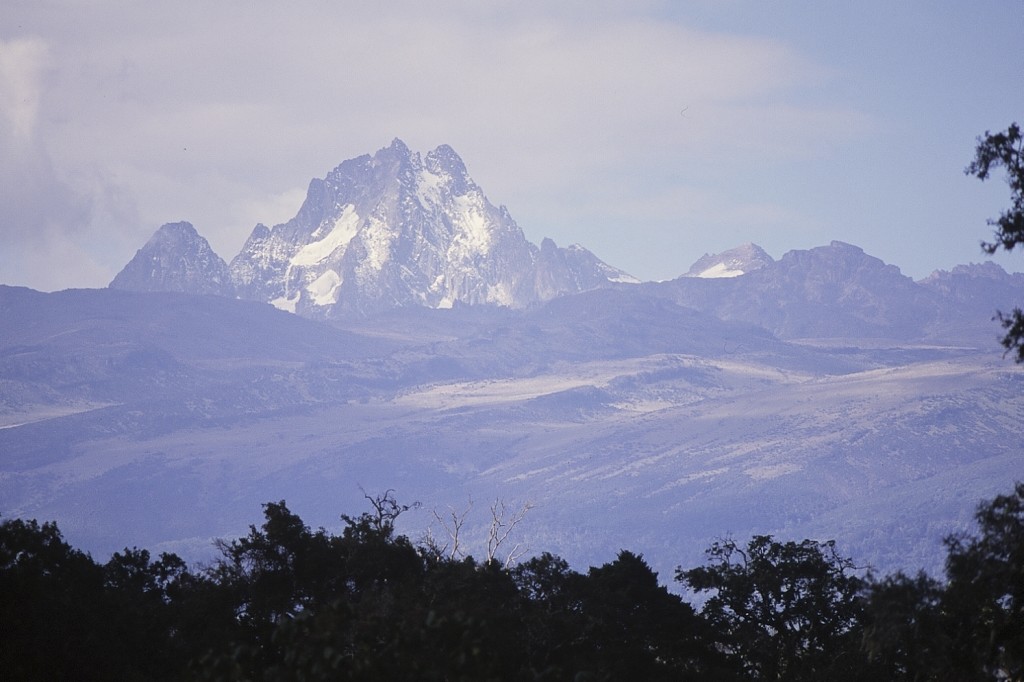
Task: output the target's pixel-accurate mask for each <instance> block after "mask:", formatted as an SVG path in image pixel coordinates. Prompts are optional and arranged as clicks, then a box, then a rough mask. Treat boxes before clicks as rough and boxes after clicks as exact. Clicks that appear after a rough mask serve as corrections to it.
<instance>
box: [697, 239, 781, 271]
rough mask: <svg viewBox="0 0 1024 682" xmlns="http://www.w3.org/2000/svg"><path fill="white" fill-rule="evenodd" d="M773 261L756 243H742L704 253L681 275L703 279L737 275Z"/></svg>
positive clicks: (758, 268) (757, 268)
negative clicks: (725, 249)
mask: <svg viewBox="0 0 1024 682" xmlns="http://www.w3.org/2000/svg"><path fill="white" fill-rule="evenodd" d="M774 262H775V261H774V260H773V259H772V257H771V256H769V255H768V254H767V253H766V252H765V250H764V249H762V248H761V247H760V246H758V245H757V244H744V245H742V246H738V247H736V248H735V249H729V250H728V251H723V252H722V253H716V254H707V253H706V254H704V255H703V256H702V257H701V258H700V259H698V260H697V262H696V263H694V264H693V265H692V266H690V269H689V270H688V271H687V273H686V274H685V275H683V276H684V277H701V278H705V279H718V278H722V277H739V276H740V275H745V274H747V273H748V272H753V271H754V270H760V269H761V268H763V267H765V266H766V265H771V264H772V263H774Z"/></svg>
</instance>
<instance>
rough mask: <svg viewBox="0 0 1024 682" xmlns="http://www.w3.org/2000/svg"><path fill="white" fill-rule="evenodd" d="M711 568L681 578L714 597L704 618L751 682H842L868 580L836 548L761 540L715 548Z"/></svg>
mask: <svg viewBox="0 0 1024 682" xmlns="http://www.w3.org/2000/svg"><path fill="white" fill-rule="evenodd" d="M707 554H708V558H709V560H710V563H709V564H708V565H706V566H701V567H698V568H693V569H690V570H680V571H679V572H678V573H677V579H678V580H679V581H680V582H682V583H684V584H686V585H687V586H688V587H689V588H690V589H692V590H695V591H697V592H710V593H711V596H710V597H709V598H708V600H707V602H706V603H705V605H704V608H703V610H702V614H703V615H704V617H705V618H707V620H708V621H709V623H710V624H711V626H712V627H713V628H714V630H715V631H716V632H717V633H718V634H719V637H720V645H721V647H722V648H723V650H725V651H727V652H728V653H729V655H730V657H731V658H732V659H733V660H734V661H735V662H736V664H737V666H738V667H739V669H740V670H741V671H742V673H743V676H744V678H745V679H750V680H776V679H786V680H820V679H840V678H841V677H842V674H841V673H844V671H847V670H848V669H849V667H850V666H849V662H848V661H845V660H843V662H842V665H839V667H836V665H837V661H839V660H841V659H843V658H844V656H843V655H844V654H846V652H848V651H851V650H856V645H855V643H854V641H853V636H852V633H854V632H855V630H856V628H857V625H858V622H859V617H860V605H861V602H860V598H859V597H860V592H861V589H862V586H863V581H862V579H861V578H859V577H858V576H857V575H856V574H855V573H854V571H853V569H854V565H853V562H852V561H851V560H850V559H847V558H844V557H841V556H839V554H838V553H837V552H836V549H835V545H834V543H832V542H826V543H819V542H816V541H814V540H804V541H803V542H800V543H796V542H785V543H780V542H776V541H775V540H773V539H772V538H771V537H770V536H766V535H758V536H755V537H754V538H753V539H752V540H750V542H749V543H748V544H747V545H746V546H745V547H742V546H740V545H739V544H737V543H736V542H735V541H734V540H731V539H730V540H724V541H721V542H716V543H715V544H714V545H712V547H711V548H710V549H708V551H707Z"/></svg>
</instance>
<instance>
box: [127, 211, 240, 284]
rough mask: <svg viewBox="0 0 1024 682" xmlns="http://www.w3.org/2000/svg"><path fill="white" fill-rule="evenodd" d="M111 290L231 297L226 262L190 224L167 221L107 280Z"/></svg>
mask: <svg viewBox="0 0 1024 682" xmlns="http://www.w3.org/2000/svg"><path fill="white" fill-rule="evenodd" d="M110 288H111V289H123V290H128V291H178V292H188V293H192V294H216V295H218V296H234V294H235V289H234V286H233V285H232V283H231V275H230V273H229V272H228V266H227V264H226V263H225V262H224V261H223V260H222V259H221V258H220V256H218V255H217V254H216V253H214V252H213V249H212V248H210V244H209V242H207V241H206V239H204V238H203V237H201V236H200V235H199V233H198V232H196V229H195V228H194V227H192V224H191V223H187V222H180V223H167V224H166V225H163V226H162V227H161V228H160V229H159V230H157V231H156V233H155V234H154V235H153V236H152V237H151V238H150V240H149V241H148V242H146V245H145V246H143V247H142V248H141V249H139V250H138V251H137V252H136V253H135V257H134V258H132V259H131V261H129V262H128V264H127V265H125V266H124V268H123V269H122V270H121V272H119V273H117V276H115V277H114V279H113V281H111V282H110Z"/></svg>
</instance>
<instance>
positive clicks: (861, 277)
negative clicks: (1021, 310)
mask: <svg viewBox="0 0 1024 682" xmlns="http://www.w3.org/2000/svg"><path fill="white" fill-rule="evenodd" d="M695 267H696V268H698V270H699V268H700V267H701V266H695ZM713 267H714V266H713ZM1004 274H1005V273H1004ZM644 286H645V287H647V288H648V289H650V290H651V291H653V292H656V293H657V294H659V295H663V296H667V297H669V298H670V299H671V300H672V301H674V302H676V303H678V304H679V305H683V306H688V307H692V308H696V309H697V310H703V311H706V312H710V313H712V314H714V315H716V316H718V317H720V318H722V319H725V320H737V321H743V322H748V323H751V324H756V325H759V326H761V327H764V328H765V329H767V330H769V331H771V332H772V333H774V334H776V335H778V336H779V337H781V338H787V339H799V338H818V339H821V338H877V339H883V338H884V339H899V340H903V341H909V340H919V341H923V340H926V339H931V340H939V339H942V338H943V337H948V336H950V335H951V334H952V332H950V330H948V329H946V328H945V327H943V325H942V324H941V322H942V316H941V315H940V311H941V310H942V308H943V306H944V305H946V303H945V301H944V295H943V294H942V293H941V292H939V291H938V290H937V289H935V288H929V287H926V286H923V285H920V284H918V283H916V282H914V281H913V280H912V279H911V278H909V277H906V276H905V275H903V274H902V273H901V272H900V270H899V268H897V267H896V266H894V265H889V264H886V263H884V262H883V261H881V260H879V259H878V258H875V257H874V256H871V255H869V254H866V253H864V251H863V249H860V248H859V247H856V246H853V245H851V244H845V243H843V242H838V241H833V242H832V243H830V244H828V245H827V246H820V247H816V248H813V249H808V250H794V251H790V252H788V253H786V254H785V255H783V256H782V258H780V259H779V260H778V261H773V262H770V263H765V264H763V265H762V266H761V267H760V268H758V269H755V270H753V271H751V272H749V273H747V274H743V275H741V276H736V277H729V278H700V277H692V276H690V277H680V278H678V279H676V280H672V281H670V282H660V283H651V284H646V285H644ZM1022 292H1024V290H1022ZM976 318H977V315H976V314H974V315H972V316H970V319H971V320H972V321H974V320H976ZM947 332H949V333H947ZM952 335H953V336H955V334H952Z"/></svg>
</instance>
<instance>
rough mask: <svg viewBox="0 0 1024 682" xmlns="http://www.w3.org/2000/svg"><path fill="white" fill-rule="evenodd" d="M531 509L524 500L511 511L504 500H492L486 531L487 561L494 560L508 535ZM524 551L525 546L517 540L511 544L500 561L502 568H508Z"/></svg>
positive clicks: (530, 505)
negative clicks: (488, 528)
mask: <svg viewBox="0 0 1024 682" xmlns="http://www.w3.org/2000/svg"><path fill="white" fill-rule="evenodd" d="M531 509H533V505H532V504H530V503H529V502H524V503H523V505H522V506H521V507H519V509H517V510H515V511H512V510H511V509H510V508H509V507H508V506H506V504H505V501H504V500H501V499H496V500H495V501H494V504H492V505H491V528H490V530H489V531H488V533H487V562H488V563H490V562H491V561H495V560H496V557H497V555H498V550H499V549H500V548H501V546H502V545H504V544H505V543H506V542H507V541H508V538H509V535H510V534H511V533H512V531H513V530H514V529H515V527H516V526H518V525H519V522H520V521H522V520H523V518H524V517H525V516H526V513H527V512H528V511H530V510H531ZM526 551H527V550H526V548H524V547H522V543H518V542H517V543H516V544H515V545H513V546H512V548H511V549H510V550H509V551H508V553H507V554H505V561H504V562H503V563H502V566H503V567H504V568H509V567H510V566H512V565H513V564H515V563H516V561H518V560H519V558H520V557H521V556H523V554H525V553H526Z"/></svg>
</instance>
